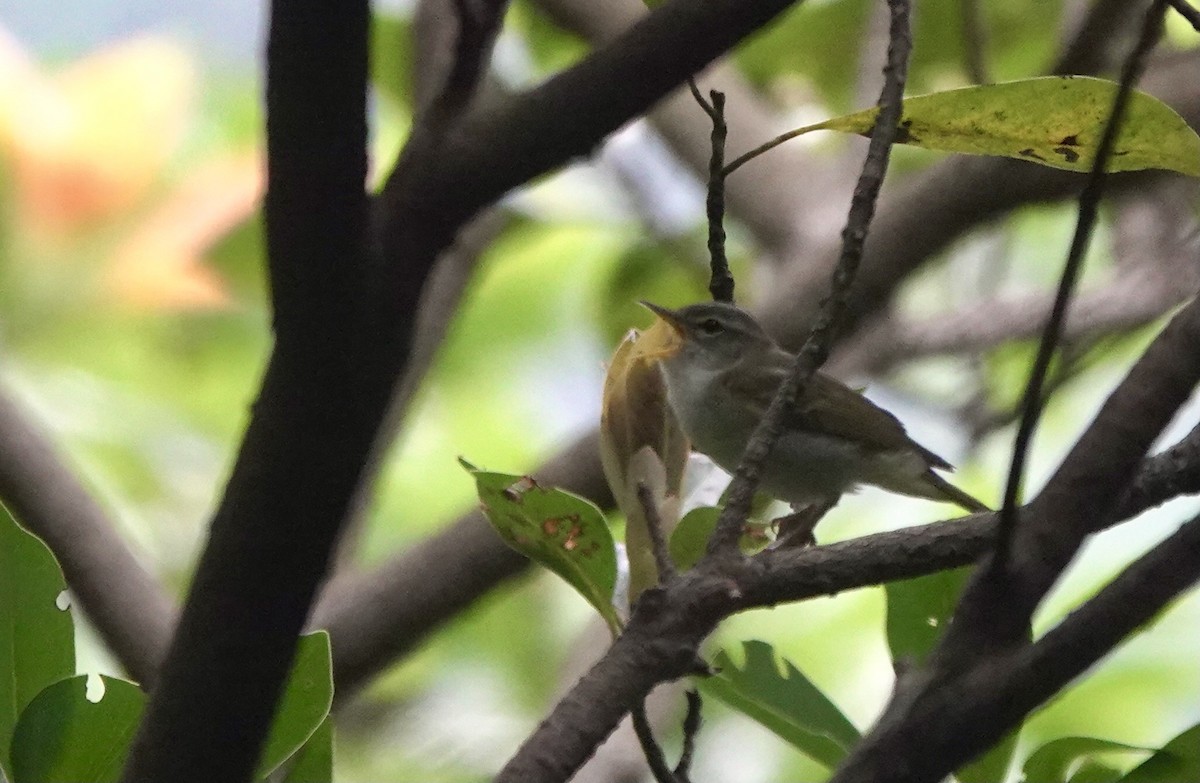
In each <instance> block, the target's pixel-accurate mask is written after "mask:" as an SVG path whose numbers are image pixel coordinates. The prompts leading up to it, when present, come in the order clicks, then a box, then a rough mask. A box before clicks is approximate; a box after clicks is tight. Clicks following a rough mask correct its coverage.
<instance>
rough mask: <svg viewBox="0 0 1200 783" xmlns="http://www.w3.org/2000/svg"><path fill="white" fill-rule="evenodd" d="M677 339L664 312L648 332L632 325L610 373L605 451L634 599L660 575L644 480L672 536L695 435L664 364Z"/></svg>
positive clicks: (603, 414) (603, 420)
mask: <svg viewBox="0 0 1200 783" xmlns="http://www.w3.org/2000/svg"><path fill="white" fill-rule="evenodd" d="M677 342H678V337H677V336H676V335H675V331H674V330H673V329H671V328H670V327H669V326H667V324H666V323H664V322H663V321H662V320H657V321H655V323H654V325H653V326H651V327H650V329H648V330H646V332H645V333H644V334H641V335H639V334H638V333H637V332H634V331H631V332H630V333H629V334H628V335H626V337H625V339H624V340H623V341H622V342H621V344H620V345H619V346H617V350H616V353H614V354H613V358H612V361H611V362H609V365H608V374H607V376H606V377H605V379H604V397H603V402H602V405H601V412H600V456H601V462H602V463H603V465H604V476H605V478H607V479H608V485H609V487H611V488H612V491H613V497H614V498H615V499H616V501H617V506H618V507H619V508H620V509H621V511H622V512H624V514H625V518H626V526H625V550H626V553H627V554H628V557H629V598H630V600H631V601H632V600H633V599H635V598H637V596H638V594H639V593H640V592H641V591H642V590H644V589H646V588H647V587H649V586H650V585H653V584H655V583H657V581H658V570H657V567H656V565H655V561H654V554H653V550H652V549H651V545H650V533H649V528H648V522H647V520H646V512H645V508H644V507H643V505H642V502H641V500H640V499H639V498H638V486H639V485H641V484H644V485H646V487H647V488H648V489H649V490H650V494H651V498H652V502H653V504H654V506H655V508H656V510H657V512H658V517H659V520H660V521H661V523H662V526H663V528H664V530H663V535H664V536H666V537H669V536H670V534H671V530H672V529H674V527H675V524H676V523H677V522H678V520H679V487H680V484H681V483H682V481H683V470H684V468H685V467H686V466H687V456H688V442H687V438H686V437H685V436H684V434H683V430H682V429H680V427H679V423H678V421H676V419H675V414H674V413H673V412H672V411H671V408H670V406H669V405H668V403H667V391H666V387H665V385H664V384H663V380H662V375H661V374H660V373H659V371H658V357H660V356H662V355H663V354H664V353H668V352H670V351H672V350H674V348H675V346H676V344H677Z"/></svg>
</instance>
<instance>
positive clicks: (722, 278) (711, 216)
mask: <svg viewBox="0 0 1200 783" xmlns="http://www.w3.org/2000/svg"><path fill="white" fill-rule="evenodd" d="M688 87H689V88H690V89H691V91H692V97H693V98H695V99H696V103H698V104H700V108H701V109H703V110H704V113H705V114H707V115H708V118H709V120H711V121H712V136H711V147H712V153H711V156H710V157H709V161H708V197H707V198H706V199H705V202H704V207H705V211H706V213H707V215H708V257H709V264H710V265H711V268H712V274H711V276H710V277H709V281H708V290H709V292H710V293H711V294H712V298H713V301H714V302H732V301H733V275H731V274H730V273H729V259H728V258H727V256H726V253H725V137H726V136H727V135H728V133H729V128H728V127H727V126H726V124H725V93H723V92H719V91H717V90H710V91H709V93H708V94H709V97H710V98H711V99H712V100H711V102H710V101H706V100H705V99H704V96H703V95H701V94H700V88H699V87H697V86H696V80H695V79H688Z"/></svg>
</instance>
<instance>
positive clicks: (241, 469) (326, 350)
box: [122, 0, 415, 783]
mask: <svg viewBox="0 0 1200 783" xmlns="http://www.w3.org/2000/svg"><path fill="white" fill-rule="evenodd" d="M369 20H370V10H369V7H368V4H367V3H366V2H365V0H360V2H349V3H341V4H338V5H336V6H329V5H327V4H319V3H294V2H276V3H274V4H273V8H272V14H271V24H270V36H269V43H268V49H267V151H268V157H267V171H268V186H267V194H266V200H265V210H264V211H265V218H266V233H267V255H268V267H269V270H270V277H271V293H272V303H273V305H274V326H275V335H276V345H275V348H274V351H273V352H272V355H271V359H270V362H269V365H268V367H267V371H266V376H265V378H264V381H263V386H262V390H261V392H260V395H259V397H258V400H257V402H256V403H255V406H254V412H253V416H252V418H251V422H250V426H249V428H248V430H247V432H246V437H245V440H244V442H243V444H242V447H241V450H240V452H239V454H238V459H237V462H236V464H235V466H234V469H233V473H232V475H231V477H230V480H229V484H228V486H227V487H226V491H225V495H224V497H223V499H222V501H221V504H220V507H219V509H218V511H217V514H216V517H215V518H214V520H213V525H212V534H211V536H210V538H209V541H208V543H207V545H206V547H205V550H204V553H203V555H202V557H201V560H200V564H199V566H198V568H197V572H196V576H195V580H194V582H193V585H192V588H191V591H190V594H189V598H188V601H187V604H186V605H185V607H184V610H183V615H182V617H181V618H180V621H179V627H178V630H177V632H176V635H175V638H174V640H173V641H172V644H171V647H170V650H169V652H168V654H167V657H166V661H165V662H164V664H163V667H162V672H161V678H160V680H159V684H158V687H157V688H155V690H154V691H153V693H152V694H151V699H150V703H149V705H148V707H147V709H146V712H145V714H144V716H143V718H142V721H141V725H140V726H139V729H138V733H137V735H136V737H135V738H134V742H133V746H132V750H131V752H130V755H129V759H128V761H127V764H126V768H125V772H124V776H123V778H122V779H123V780H125V781H128V782H130V783H133V782H134V781H136V782H137V783H142V782H143V781H166V780H170V781H174V782H175V783H186V781H214V780H222V781H231V782H232V781H243V780H249V779H250V777H251V775H252V774H253V772H254V767H255V765H256V763H257V762H258V756H259V752H260V749H261V747H262V743H263V741H264V739H265V737H266V732H267V728H268V726H269V725H270V722H271V719H272V716H273V714H274V711H275V706H276V702H277V700H278V696H279V693H280V691H281V689H282V686H283V682H284V679H285V678H286V676H287V673H288V669H289V667H290V665H291V661H292V656H293V654H294V651H295V645H296V639H297V636H298V634H299V632H300V630H301V627H302V626H303V623H304V619H305V617H306V616H307V614H308V610H309V604H310V602H311V600H312V596H313V594H314V593H315V592H316V589H317V585H318V584H319V582H320V580H321V579H322V578H323V577H324V574H325V568H326V563H327V559H328V557H329V555H330V552H331V551H332V549H333V545H334V542H335V540H336V537H337V532H338V527H339V523H340V521H341V520H342V519H343V518H344V517H345V515H346V512H347V508H348V505H349V500H350V497H351V494H352V492H353V490H354V487H355V485H356V483H357V481H358V478H359V472H360V470H361V469H362V466H363V462H364V460H365V457H366V454H367V452H368V449H369V448H370V445H371V441H372V438H373V436H374V433H375V429H376V427H377V426H378V424H379V419H380V417H381V416H382V413H383V409H384V406H385V404H386V402H387V399H388V391H389V389H390V386H391V383H392V381H393V380H394V378H395V373H396V371H397V370H398V368H399V366H400V363H401V361H402V360H401V358H392V359H391V360H390V361H388V360H386V359H385V358H384V357H378V356H371V354H370V353H369V352H367V351H365V350H364V346H367V345H370V344H371V342H370V341H371V340H373V339H376V335H378V334H381V333H382V334H383V335H386V336H391V335H393V334H394V331H393V329H394V327H393V328H391V329H390V328H388V327H390V326H391V324H390V323H388V322H387V320H386V319H382V318H379V317H378V315H377V314H374V313H371V312H366V311H365V310H364V304H365V302H366V297H365V296H364V293H365V286H366V282H367V278H366V272H367V268H368V258H367V252H366V228H367V198H366V194H365V192H364V190H363V188H364V183H365V179H366V171H367V159H366V140H367V128H366V91H367V41H368V28H369ZM414 296H415V293H414Z"/></svg>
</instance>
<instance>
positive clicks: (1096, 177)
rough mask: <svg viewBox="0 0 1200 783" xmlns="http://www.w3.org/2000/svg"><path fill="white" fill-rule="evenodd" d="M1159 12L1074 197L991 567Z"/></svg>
mask: <svg viewBox="0 0 1200 783" xmlns="http://www.w3.org/2000/svg"><path fill="white" fill-rule="evenodd" d="M1165 10H1166V5H1165V2H1164V0H1156V2H1155V4H1154V6H1153V7H1152V8H1151V10H1150V11H1149V12H1148V13H1147V15H1146V21H1145V23H1144V24H1143V27H1142V35H1141V37H1140V38H1139V40H1138V43H1137V45H1136V46H1135V47H1134V50H1133V52H1132V54H1130V56H1129V58H1128V59H1127V60H1126V62H1125V67H1124V68H1123V69H1122V73H1121V86H1120V88H1119V89H1118V90H1117V94H1116V97H1115V98H1114V99H1113V107H1112V111H1111V112H1109V116H1108V119H1107V121H1106V122H1105V125H1104V132H1103V134H1102V135H1101V137H1100V143H1099V145H1098V147H1097V150H1096V159H1095V161H1094V163H1093V164H1092V170H1091V173H1090V174H1089V176H1088V179H1087V182H1086V184H1085V185H1084V188H1083V193H1081V194H1080V196H1079V222H1078V223H1077V225H1076V228H1075V236H1074V237H1073V238H1072V240H1071V249H1070V252H1069V253H1068V255H1067V261H1066V264H1065V266H1064V267H1063V272H1062V279H1061V280H1060V282H1059V286H1058V292H1057V294H1056V295H1055V299H1054V307H1053V309H1052V310H1051V311H1050V318H1049V319H1048V320H1047V322H1046V329H1045V332H1044V333H1043V334H1042V340H1041V343H1040V344H1039V346H1038V353H1037V356H1036V357H1035V359H1034V363H1033V368H1032V370H1031V371H1030V378H1029V383H1028V385H1027V386H1026V389H1025V397H1024V401H1023V402H1022V409H1023V415H1022V417H1021V423H1020V425H1019V427H1018V429H1017V436H1016V439H1015V442H1014V444H1013V456H1012V464H1011V466H1010V467H1009V471H1008V482H1007V484H1006V486H1005V489H1004V504H1003V506H1002V507H1001V511H1000V535H999V537H998V538H997V540H996V556H995V558H994V559H993V560H992V563H993V565H994V566H995V567H999V568H1005V567H1007V562H1008V556H1009V548H1010V546H1011V544H1012V538H1013V530H1014V528H1015V527H1016V524H1017V504H1018V499H1019V497H1020V493H1021V482H1022V479H1023V477H1024V473H1025V459H1026V456H1027V454H1028V451H1029V444H1030V442H1031V441H1032V439H1033V432H1034V430H1035V429H1036V428H1037V423H1038V419H1039V417H1040V414H1041V412H1042V386H1043V385H1044V383H1045V380H1046V373H1047V371H1048V370H1049V369H1050V361H1051V359H1052V358H1053V357H1054V352H1055V349H1056V347H1057V346H1058V342H1059V340H1060V339H1061V338H1062V331H1063V323H1064V321H1065V320H1066V314H1067V308H1068V306H1069V305H1070V303H1071V295H1072V294H1073V293H1074V291H1075V283H1076V281H1077V280H1078V278H1079V272H1080V269H1082V267H1083V258H1084V253H1085V251H1086V250H1087V246H1088V243H1089V241H1090V240H1091V235H1092V228H1093V226H1094V225H1095V222H1096V215H1097V213H1098V212H1099V209H1100V197H1101V195H1102V194H1103V192H1104V175H1105V172H1104V168H1105V166H1106V165H1107V164H1108V160H1109V158H1110V157H1111V156H1112V154H1113V150H1114V149H1115V146H1116V141H1117V133H1118V132H1119V131H1120V129H1121V123H1122V122H1123V121H1124V119H1125V108H1126V106H1127V104H1128V103H1129V95H1130V93H1131V92H1132V90H1133V85H1134V83H1135V82H1136V81H1137V79H1138V77H1139V76H1140V75H1141V73H1142V70H1143V69H1144V67H1145V62H1146V57H1147V56H1148V55H1149V54H1150V50H1151V49H1153V48H1154V45H1155V44H1156V43H1157V42H1158V39H1159V36H1160V35H1161V34H1162V19H1163V14H1164V12H1165Z"/></svg>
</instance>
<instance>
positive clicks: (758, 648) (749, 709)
mask: <svg viewBox="0 0 1200 783" xmlns="http://www.w3.org/2000/svg"><path fill="white" fill-rule="evenodd" d="M742 646H743V648H744V651H745V656H746V658H745V664H744V665H743V666H742V667H740V668H739V667H738V666H737V664H736V663H734V661H733V659H732V658H731V657H730V656H729V654H728V652H726V651H725V650H722V651H721V652H720V653H718V654H717V656H716V658H715V659H714V660H713V664H714V666H715V667H716V668H717V669H718V670H719V672H720V673H719V674H717V675H715V676H713V677H708V678H705V679H700V680H699V681H698V683H699V686H700V689H701V690H702V691H703V692H704V693H705V694H707V695H710V696H714V697H716V698H718V699H720V700H721V701H723V702H725V703H726V704H728V705H729V706H731V707H733V708H734V709H736V710H739V711H741V712H743V713H744V714H746V715H748V716H749V717H751V718H753V719H754V720H756V721H758V722H759V723H761V724H762V725H763V726H766V727H767V728H768V729H770V730H771V731H773V732H775V733H776V734H778V735H779V736H780V737H782V738H783V739H785V740H787V741H788V742H790V743H791V744H792V745H795V746H796V747H797V748H799V749H800V750H801V751H803V752H804V753H806V754H807V755H809V756H811V757H812V758H813V760H815V761H817V762H819V763H820V764H823V765H825V766H826V767H829V768H830V769H832V768H834V767H836V766H837V764H838V762H839V761H841V760H842V758H844V757H845V755H846V752H847V750H848V749H849V748H850V747H852V746H853V745H854V744H855V743H857V742H858V740H859V737H860V734H859V732H858V729H856V728H855V727H854V724H853V723H851V722H850V721H849V719H847V718H846V716H845V715H843V714H842V711H841V710H839V709H838V708H837V705H835V704H834V703H833V702H832V701H830V700H829V698H828V697H826V696H825V694H824V693H822V692H821V691H820V689H818V688H817V686H815V685H813V684H812V682H811V681H810V680H809V679H808V678H807V677H805V676H804V674H803V673H801V671H800V670H799V669H797V668H796V667H795V666H793V665H792V664H791V662H789V661H788V660H786V659H780V658H777V657H776V655H775V650H774V649H773V648H772V647H771V645H769V644H767V643H766V642H763V641H758V640H752V641H748V642H743V643H742ZM780 664H782V665H783V669H782V671H781V670H780Z"/></svg>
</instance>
